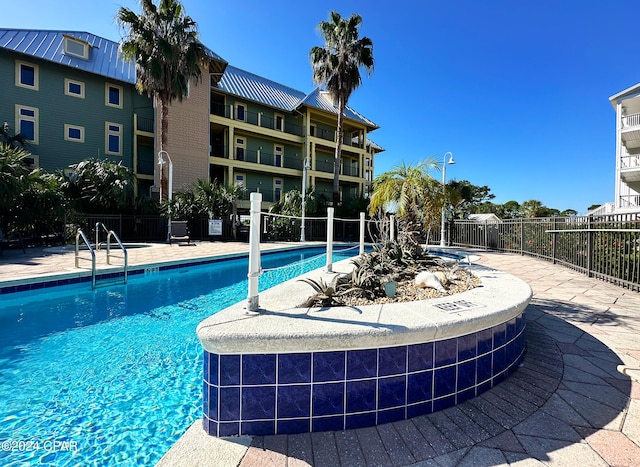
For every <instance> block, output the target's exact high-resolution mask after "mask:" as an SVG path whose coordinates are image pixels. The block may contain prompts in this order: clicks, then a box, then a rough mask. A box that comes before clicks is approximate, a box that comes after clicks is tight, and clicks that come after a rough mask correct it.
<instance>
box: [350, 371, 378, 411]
mask: <svg viewBox="0 0 640 467" xmlns="http://www.w3.org/2000/svg"><path fill="white" fill-rule="evenodd" d="M375 408H376V380H374V379H372V380H362V381H349V382H347V412H348V413H354V412H366V411H369V410H375Z"/></svg>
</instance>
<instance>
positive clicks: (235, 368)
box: [220, 355, 240, 386]
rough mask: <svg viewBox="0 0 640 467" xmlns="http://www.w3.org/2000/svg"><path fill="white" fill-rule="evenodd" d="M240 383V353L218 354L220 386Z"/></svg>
mask: <svg viewBox="0 0 640 467" xmlns="http://www.w3.org/2000/svg"><path fill="white" fill-rule="evenodd" d="M239 384H240V355H220V386H237V385H239Z"/></svg>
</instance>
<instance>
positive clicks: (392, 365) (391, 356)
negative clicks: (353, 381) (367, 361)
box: [378, 346, 407, 376]
mask: <svg viewBox="0 0 640 467" xmlns="http://www.w3.org/2000/svg"><path fill="white" fill-rule="evenodd" d="M406 372H407V347H406V346H401V347H389V348H383V349H379V350H378V376H390V375H402V374H405V373H406Z"/></svg>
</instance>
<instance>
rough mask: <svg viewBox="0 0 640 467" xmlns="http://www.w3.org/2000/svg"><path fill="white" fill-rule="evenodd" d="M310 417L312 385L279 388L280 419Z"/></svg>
mask: <svg viewBox="0 0 640 467" xmlns="http://www.w3.org/2000/svg"><path fill="white" fill-rule="evenodd" d="M310 416H311V385H310V384H305V385H296V386H279V387H278V418H299V417H310ZM278 431H280V430H278Z"/></svg>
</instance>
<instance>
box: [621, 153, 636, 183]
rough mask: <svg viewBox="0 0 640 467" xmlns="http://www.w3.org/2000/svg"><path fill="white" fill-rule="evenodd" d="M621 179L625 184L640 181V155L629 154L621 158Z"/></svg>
mask: <svg viewBox="0 0 640 467" xmlns="http://www.w3.org/2000/svg"><path fill="white" fill-rule="evenodd" d="M620 178H622V180H624V181H625V182H638V181H640V154H628V155H626V156H622V157H621V158H620Z"/></svg>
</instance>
